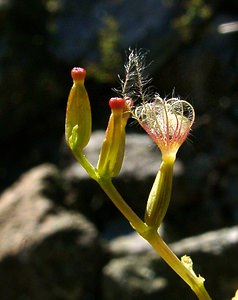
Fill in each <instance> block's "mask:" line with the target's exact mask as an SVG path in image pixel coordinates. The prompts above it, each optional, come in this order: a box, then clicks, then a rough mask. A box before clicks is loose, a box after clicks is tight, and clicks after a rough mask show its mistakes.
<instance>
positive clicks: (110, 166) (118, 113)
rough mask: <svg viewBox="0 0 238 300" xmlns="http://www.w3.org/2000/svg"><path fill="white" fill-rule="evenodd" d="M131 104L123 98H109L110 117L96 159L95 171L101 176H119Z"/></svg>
mask: <svg viewBox="0 0 238 300" xmlns="http://www.w3.org/2000/svg"><path fill="white" fill-rule="evenodd" d="M130 104H131V102H128V101H126V100H125V99H123V98H111V99H110V100H109V106H110V108H111V116H110V118H109V122H108V127H107V130H106V134H105V138H104V141H103V144H102V148H101V152H100V155H99V159H98V164H97V170H98V172H99V174H100V175H101V176H107V177H115V176H117V175H118V174H119V172H120V170H121V166H122V162H123V159H124V152H125V127H126V124H127V120H128V118H129V115H130V113H129V111H130V107H129V105H130Z"/></svg>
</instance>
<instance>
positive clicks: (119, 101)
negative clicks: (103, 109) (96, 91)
mask: <svg viewBox="0 0 238 300" xmlns="http://www.w3.org/2000/svg"><path fill="white" fill-rule="evenodd" d="M125 103H126V101H125V99H123V98H118V97H115V98H111V99H110V100H109V106H110V108H111V109H123V108H124V107H125Z"/></svg>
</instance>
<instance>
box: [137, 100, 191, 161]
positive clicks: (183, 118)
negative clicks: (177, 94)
mask: <svg viewBox="0 0 238 300" xmlns="http://www.w3.org/2000/svg"><path fill="white" fill-rule="evenodd" d="M133 116H134V118H135V119H136V120H137V121H138V122H139V124H140V125H141V126H142V127H143V129H144V130H145V131H146V132H147V133H148V134H149V135H150V136H151V138H152V139H153V140H154V141H155V143H156V144H157V145H158V147H159V148H160V150H161V152H162V155H165V156H166V155H169V156H170V155H172V156H175V155H176V153H177V151H178V149H179V147H180V146H181V145H182V143H183V142H184V141H185V139H186V138H187V136H188V134H189V132H190V129H191V126H192V125H193V122H194V118H195V113H194V109H193V107H192V105H191V104H190V103H188V102H187V101H185V100H181V99H179V98H171V99H168V100H164V99H162V98H160V97H159V96H157V95H156V96H155V98H154V100H153V102H142V104H140V105H139V106H137V107H135V108H134V111H133Z"/></svg>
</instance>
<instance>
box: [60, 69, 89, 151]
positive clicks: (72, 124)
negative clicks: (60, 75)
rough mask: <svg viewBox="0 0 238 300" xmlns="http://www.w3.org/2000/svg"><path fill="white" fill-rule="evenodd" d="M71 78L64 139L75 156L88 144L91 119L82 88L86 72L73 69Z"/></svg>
mask: <svg viewBox="0 0 238 300" xmlns="http://www.w3.org/2000/svg"><path fill="white" fill-rule="evenodd" d="M71 76H72V79H73V86H72V88H71V91H70V94H69V97H68V103H67V110H66V120H65V139H66V142H67V144H68V145H69V147H70V148H71V150H72V151H73V153H74V154H75V153H77V152H78V151H79V152H80V151H82V149H83V148H84V147H85V146H86V145H87V144H88V142H89V139H90V136H91V130H92V117H91V107H90V102H89V98H88V94H87V91H86V89H85V87H84V79H85V76H86V71H85V70H84V69H82V68H73V69H72V71H71Z"/></svg>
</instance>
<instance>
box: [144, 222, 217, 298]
mask: <svg viewBox="0 0 238 300" xmlns="http://www.w3.org/2000/svg"><path fill="white" fill-rule="evenodd" d="M142 236H143V237H144V239H146V240H147V241H148V242H149V244H150V245H151V246H152V247H153V248H154V249H155V250H156V252H157V253H158V254H159V255H160V256H161V258H162V259H163V260H164V261H165V262H166V263H167V264H168V265H169V266H170V267H171V268H172V269H173V270H174V271H175V272H176V273H177V274H178V275H179V276H180V277H181V278H182V279H183V280H184V281H185V282H186V283H187V284H188V285H189V286H190V288H191V289H192V290H193V292H194V293H195V294H196V295H197V297H198V299H199V300H211V297H210V296H209V294H208V292H207V291H206V289H205V287H204V284H203V282H202V281H201V279H200V278H199V277H197V276H196V275H194V274H193V273H192V272H191V271H190V270H188V269H187V268H186V267H185V266H184V265H183V263H182V262H181V261H180V260H179V259H178V257H177V256H176V255H175V254H174V253H173V252H172V250H171V249H170V248H169V247H168V246H167V244H166V243H165V242H164V241H163V240H162V238H161V237H160V235H159V234H158V233H157V231H156V230H155V229H154V228H151V229H150V230H147V231H144V234H142Z"/></svg>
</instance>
